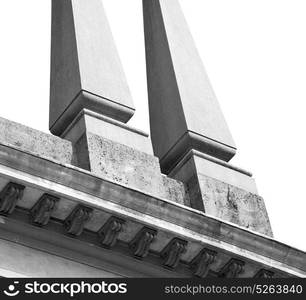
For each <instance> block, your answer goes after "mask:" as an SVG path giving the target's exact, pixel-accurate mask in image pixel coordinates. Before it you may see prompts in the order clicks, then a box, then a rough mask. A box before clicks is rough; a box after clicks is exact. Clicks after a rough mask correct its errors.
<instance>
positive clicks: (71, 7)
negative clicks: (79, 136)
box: [50, 0, 134, 135]
mask: <svg viewBox="0 0 306 300" xmlns="http://www.w3.org/2000/svg"><path fill="white" fill-rule="evenodd" d="M84 108H85V109H89V110H91V111H93V112H96V113H99V114H102V115H104V116H107V117H110V118H112V119H115V120H118V121H121V122H124V123H125V122H127V121H128V120H129V119H130V118H131V117H132V116H133V114H134V106H133V101H132V97H131V94H130V90H129V87H128V85H127V81H126V78H125V75H124V72H123V69H122V66H121V62H120V59H119V55H118V52H117V49H116V47H115V43H114V40H113V37H112V34H111V30H110V27H109V24H108V21H107V18H106V16H105V12H104V8H103V5H102V1H101V0H60V1H59V0H53V1H52V49H51V88H50V130H51V132H52V133H53V134H55V135H61V134H62V133H63V132H64V130H65V129H66V127H67V126H68V125H69V124H70V123H71V122H72V120H73V119H74V118H75V117H76V116H77V114H78V113H79V112H80V111H81V110H82V109H84Z"/></svg>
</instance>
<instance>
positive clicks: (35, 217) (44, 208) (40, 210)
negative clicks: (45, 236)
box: [30, 194, 59, 226]
mask: <svg viewBox="0 0 306 300" xmlns="http://www.w3.org/2000/svg"><path fill="white" fill-rule="evenodd" d="M57 201H59V198H58V197H55V196H52V195H49V194H44V195H42V197H41V198H40V199H39V200H38V201H37V203H36V204H35V205H34V206H33V208H32V209H31V211H30V221H31V222H32V223H33V224H35V225H38V226H45V225H47V224H48V223H49V221H50V218H51V214H52V212H53V211H54V208H55V205H56V202H57Z"/></svg>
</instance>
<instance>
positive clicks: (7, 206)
mask: <svg viewBox="0 0 306 300" xmlns="http://www.w3.org/2000/svg"><path fill="white" fill-rule="evenodd" d="M24 189H25V186H23V185H21V184H18V183H14V182H10V183H8V184H7V185H6V186H5V187H4V189H3V190H2V191H1V192H0V214H5V215H9V214H11V213H12V212H13V211H14V209H15V207H16V205H17V202H18V201H19V200H21V199H22V196H23V192H24Z"/></svg>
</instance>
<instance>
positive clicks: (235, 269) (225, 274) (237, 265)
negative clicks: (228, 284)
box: [217, 258, 245, 278]
mask: <svg viewBox="0 0 306 300" xmlns="http://www.w3.org/2000/svg"><path fill="white" fill-rule="evenodd" d="M244 265H245V263H244V262H243V261H241V260H238V259H234V258H233V259H231V260H230V261H229V262H228V263H227V264H226V265H225V266H224V267H223V268H222V269H221V270H220V271H219V272H218V275H217V277H220V278H237V277H238V275H239V274H241V273H242V272H243V269H244Z"/></svg>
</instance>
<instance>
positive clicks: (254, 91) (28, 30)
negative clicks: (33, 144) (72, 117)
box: [0, 0, 306, 250]
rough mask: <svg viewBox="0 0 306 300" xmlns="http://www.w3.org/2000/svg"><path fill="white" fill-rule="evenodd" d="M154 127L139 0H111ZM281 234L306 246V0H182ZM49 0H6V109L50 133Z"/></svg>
mask: <svg viewBox="0 0 306 300" xmlns="http://www.w3.org/2000/svg"><path fill="white" fill-rule="evenodd" d="M104 4H105V8H106V11H107V14H108V16H109V19H110V23H111V26H112V30H113V34H114V37H115V40H116V42H117V46H118V50H119V53H120V56H121V59H122V62H123V65H124V68H125V71H126V75H127V78H128V82H129V84H130V88H131V90H132V94H133V97H134V102H135V105H136V109H137V113H136V114H135V116H134V118H133V119H132V121H131V122H130V124H131V125H133V126H135V127H138V128H140V129H143V130H146V131H149V125H148V111H147V92H146V78H145V56H144V46H143V43H144V41H143V29H142V10H141V0H104ZM181 4H182V7H183V9H184V12H185V15H186V18H187V21H188V23H189V25H190V27H191V31H192V33H193V35H194V38H195V40H196V44H197V46H198V48H199V51H200V54H201V56H202V58H203V61H204V64H205V66H206V69H207V71H208V75H209V77H210V79H211V82H212V84H213V87H214V89H215V92H216V94H217V96H218V99H219V102H220V104H221V107H222V109H223V112H224V114H225V117H226V119H227V121H228V124H229V127H230V129H231V131H232V134H233V136H234V138H235V141H236V144H237V147H238V153H237V155H236V157H235V158H234V159H233V160H232V161H231V162H232V163H233V164H235V165H237V166H240V167H243V168H245V169H248V170H250V171H251V172H253V174H254V176H255V178H256V181H257V185H258V189H259V192H260V194H261V195H262V196H263V197H264V198H265V203H266V206H267V210H268V213H269V216H270V220H271V223H272V228H273V231H274V235H275V238H276V239H278V240H280V241H282V242H285V243H287V244H290V245H292V246H294V247H297V248H300V249H302V250H306V238H305V232H304V231H305V229H306V217H305V213H306V197H305V192H304V190H303V187H304V185H305V186H306V176H305V170H306V160H305V158H304V156H305V155H306V141H305V137H306V135H305V129H306V117H305V114H306V104H305V102H306V88H305V87H306V39H305V33H306V18H305V11H306V1H305V0H231V1H228V0H181ZM50 14H51V1H50V0H27V1H25V0H10V1H0V37H1V47H0V88H1V97H0V104H1V111H0V116H1V117H5V118H8V119H11V120H14V121H17V122H19V123H23V124H25V125H28V126H31V127H33V128H36V129H39V130H42V131H45V132H48V105H49V55H50V30H51V29H50V18H51V16H50Z"/></svg>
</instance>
